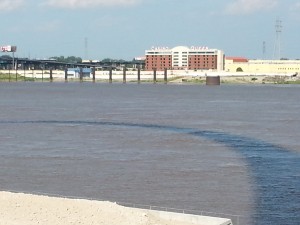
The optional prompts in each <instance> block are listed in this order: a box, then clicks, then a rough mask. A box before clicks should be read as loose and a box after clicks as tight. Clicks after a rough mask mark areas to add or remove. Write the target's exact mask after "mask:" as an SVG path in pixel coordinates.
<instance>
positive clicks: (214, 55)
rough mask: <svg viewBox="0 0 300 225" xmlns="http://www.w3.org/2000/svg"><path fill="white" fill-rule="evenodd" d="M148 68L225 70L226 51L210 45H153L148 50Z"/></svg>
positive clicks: (146, 63) (146, 62)
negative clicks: (169, 46)
mask: <svg viewBox="0 0 300 225" xmlns="http://www.w3.org/2000/svg"><path fill="white" fill-rule="evenodd" d="M145 53H146V61H145V69H146V70H153V69H157V70H164V69H171V70H211V71H221V70H224V63H225V62H224V52H223V51H221V50H218V49H209V48H208V47H194V46H192V47H190V48H189V47H186V46H177V47H175V48H172V49H169V48H168V47H152V48H151V49H150V50H146V51H145Z"/></svg>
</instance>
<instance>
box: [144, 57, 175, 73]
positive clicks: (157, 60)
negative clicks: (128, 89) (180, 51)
mask: <svg viewBox="0 0 300 225" xmlns="http://www.w3.org/2000/svg"><path fill="white" fill-rule="evenodd" d="M154 68H156V69H157V70H164V69H171V68H172V55H146V62H145V69H146V70H153V69H154Z"/></svg>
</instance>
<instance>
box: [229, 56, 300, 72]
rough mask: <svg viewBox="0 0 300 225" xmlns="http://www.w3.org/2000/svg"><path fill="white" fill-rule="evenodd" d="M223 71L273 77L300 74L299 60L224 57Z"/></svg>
mask: <svg viewBox="0 0 300 225" xmlns="http://www.w3.org/2000/svg"><path fill="white" fill-rule="evenodd" d="M225 71H226V72H230V73H232V72H245V73H251V74H274V75H285V74H286V75H291V74H300V60H257V59H252V60H251V59H250V60H249V59H247V58H244V57H226V60H225Z"/></svg>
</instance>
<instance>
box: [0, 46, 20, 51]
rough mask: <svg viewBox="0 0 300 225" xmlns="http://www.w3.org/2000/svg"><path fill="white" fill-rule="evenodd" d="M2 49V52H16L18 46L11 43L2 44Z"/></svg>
mask: <svg viewBox="0 0 300 225" xmlns="http://www.w3.org/2000/svg"><path fill="white" fill-rule="evenodd" d="M0 49H1V52H16V51H17V46H11V45H7V46H1V47H0Z"/></svg>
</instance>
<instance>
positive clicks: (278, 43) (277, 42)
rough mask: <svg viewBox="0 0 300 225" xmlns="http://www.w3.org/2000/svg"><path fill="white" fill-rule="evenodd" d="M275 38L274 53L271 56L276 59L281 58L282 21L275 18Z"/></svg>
mask: <svg viewBox="0 0 300 225" xmlns="http://www.w3.org/2000/svg"><path fill="white" fill-rule="evenodd" d="M275 29H276V40H275V44H274V55H273V58H274V59H276V60H279V59H281V33H282V21H281V20H279V19H277V20H276V25H275Z"/></svg>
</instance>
